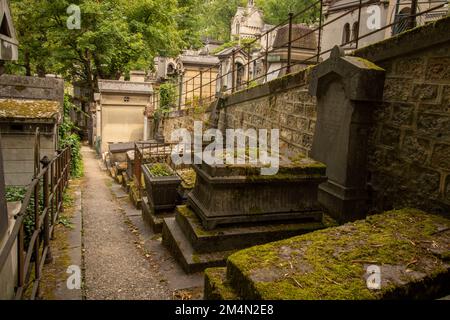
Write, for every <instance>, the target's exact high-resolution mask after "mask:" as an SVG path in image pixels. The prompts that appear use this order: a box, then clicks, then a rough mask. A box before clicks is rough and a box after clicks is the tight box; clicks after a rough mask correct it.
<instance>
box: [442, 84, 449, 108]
mask: <svg viewBox="0 0 450 320" xmlns="http://www.w3.org/2000/svg"><path fill="white" fill-rule="evenodd" d="M442 105H443V106H446V107H447V112H448V111H450V86H444V87H443V89H442Z"/></svg>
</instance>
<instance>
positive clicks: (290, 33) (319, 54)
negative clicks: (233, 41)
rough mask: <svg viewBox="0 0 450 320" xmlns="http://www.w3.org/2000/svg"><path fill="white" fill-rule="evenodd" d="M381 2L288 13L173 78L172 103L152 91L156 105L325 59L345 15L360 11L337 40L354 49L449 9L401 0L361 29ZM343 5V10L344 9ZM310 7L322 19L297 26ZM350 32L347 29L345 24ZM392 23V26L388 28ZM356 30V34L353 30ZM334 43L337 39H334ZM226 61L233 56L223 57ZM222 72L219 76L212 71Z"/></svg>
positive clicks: (434, 0)
mask: <svg viewBox="0 0 450 320" xmlns="http://www.w3.org/2000/svg"><path fill="white" fill-rule="evenodd" d="M377 3H378V4H379V3H380V1H377V0H354V1H349V2H345V3H344V4H343V7H342V8H339V7H336V8H334V10H335V12H336V16H335V17H333V18H330V17H328V18H327V19H325V17H324V14H323V12H324V8H325V6H326V5H328V4H327V3H326V1H325V0H317V1H315V2H313V3H311V5H309V6H308V7H306V8H305V9H304V10H302V11H301V12H298V13H296V14H292V13H291V14H289V16H288V17H287V19H286V20H285V21H283V22H281V23H280V24H278V25H276V26H274V27H272V28H271V29H270V30H267V31H265V32H264V33H263V34H261V35H260V36H257V37H255V38H253V39H250V40H247V41H243V42H245V43H241V44H240V45H238V46H236V47H233V48H230V50H229V51H230V52H229V53H227V54H226V55H224V56H222V57H221V60H222V61H221V63H219V64H218V65H216V66H213V67H210V68H208V69H205V70H203V71H200V72H198V74H197V75H195V76H193V77H191V78H190V79H188V80H186V81H184V82H179V83H174V84H173V88H174V90H175V91H176V92H177V96H176V97H174V99H173V101H169V102H167V101H163V103H164V104H165V103H169V104H170V105H169V106H161V99H160V93H159V92H156V93H155V96H154V97H153V108H154V110H157V109H158V108H161V107H170V108H173V109H175V108H178V109H181V108H189V107H196V106H200V105H204V104H207V103H210V102H212V101H213V100H215V99H216V97H217V94H218V93H219V92H222V93H233V92H236V91H238V90H243V89H248V88H250V87H252V86H254V85H257V84H260V83H264V82H267V81H270V80H272V79H273V78H275V77H277V76H279V75H286V74H290V73H292V72H295V71H298V70H299V69H300V68H304V67H305V65H311V64H317V63H319V62H320V61H321V60H323V59H324V58H325V57H326V56H327V54H329V53H330V52H331V49H332V47H330V48H325V49H324V48H323V38H324V32H330V31H329V30H330V28H334V26H339V25H340V24H341V23H342V21H344V20H348V17H349V16H357V20H356V22H355V23H353V28H352V26H350V24H348V26H344V30H343V33H344V34H343V35H342V38H341V37H340V35H339V36H338V37H337V38H339V39H336V42H335V45H339V46H340V47H342V48H344V49H346V50H355V49H358V48H360V47H361V43H362V40H363V39H367V38H369V37H371V36H373V35H374V34H377V33H381V32H384V33H385V35H384V38H386V37H389V36H394V35H396V34H398V33H401V32H404V31H406V30H409V29H411V28H414V27H416V26H419V25H423V24H425V23H427V22H429V21H433V20H436V19H439V18H442V17H444V16H446V15H447V14H448V0H420V1H419V0H397V1H395V3H392V2H389V4H391V3H392V4H395V6H394V8H393V9H394V10H393V11H392V13H391V14H390V16H387V15H389V11H388V13H387V14H386V16H387V17H386V19H385V20H386V21H385V23H384V25H381V26H380V28H376V30H370V31H368V32H362V31H361V30H362V29H363V28H361V26H363V25H364V24H365V23H366V22H365V21H363V20H362V19H363V18H362V17H363V15H364V14H365V9H366V10H367V8H368V7H369V6H371V5H373V4H377ZM339 9H342V10H339ZM311 12H316V13H318V14H317V21H315V22H314V23H313V25H312V26H310V27H309V30H307V31H305V32H300V33H299V32H296V28H297V26H299V24H296V22H297V21H298V20H299V19H300V20H301V17H302V16H305V15H306V16H311ZM345 28H347V29H348V30H347V31H348V34H347V35H346V34H345V33H346V30H345ZM280 29H284V30H285V31H287V34H286V35H285V37H284V38H285V39H282V40H284V42H282V43H277V45H273V44H272V43H271V42H272V40H271V39H273V38H274V35H275V34H276V33H277V32H278V31H279V30H280ZM389 29H390V32H389ZM350 34H351V35H350ZM312 37H313V38H315V39H316V43H315V46H314V48H313V49H312V48H308V49H309V56H308V57H307V58H303V59H299V58H295V57H294V55H296V54H297V53H298V52H297V51H298V50H299V49H301V45H302V42H304V41H306V39H307V38H309V39H311V38H312ZM333 46H334V45H333ZM274 53H279V54H280V55H282V56H283V55H284V59H283V60H284V61H282V62H283V63H281V64H282V65H281V66H279V68H276V69H270V67H269V64H270V61H269V60H270V59H271V55H272V54H274ZM223 61H228V62H226V63H224V62H223ZM227 63H228V65H229V68H228V69H229V70H224V66H225V65H226V64H227ZM215 73H218V75H217V76H216V77H213V75H214V74H215Z"/></svg>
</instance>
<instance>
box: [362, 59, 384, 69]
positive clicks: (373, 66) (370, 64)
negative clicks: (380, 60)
mask: <svg viewBox="0 0 450 320" xmlns="http://www.w3.org/2000/svg"><path fill="white" fill-rule="evenodd" d="M356 60H358V61H359V62H361V63H362V64H364V66H365V67H366V68H368V69H373V70H378V71H386V70H384V69H383V68H381V67H379V66H377V65H376V64H375V63H373V62H370V61H369V60H366V59H363V58H359V57H356Z"/></svg>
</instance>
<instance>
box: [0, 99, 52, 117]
mask: <svg viewBox="0 0 450 320" xmlns="http://www.w3.org/2000/svg"><path fill="white" fill-rule="evenodd" d="M59 114H60V104H59V102H57V101H50V100H12V99H0V118H2V119H6V118H9V119H10V118H18V119H58V117H59Z"/></svg>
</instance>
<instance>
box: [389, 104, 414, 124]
mask: <svg viewBox="0 0 450 320" xmlns="http://www.w3.org/2000/svg"><path fill="white" fill-rule="evenodd" d="M392 109H393V112H392V120H391V122H392V124H394V125H396V126H411V125H412V123H413V119H414V109H415V106H414V104H411V103H393V105H392Z"/></svg>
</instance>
